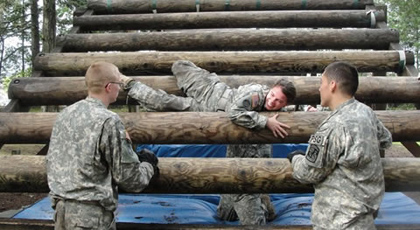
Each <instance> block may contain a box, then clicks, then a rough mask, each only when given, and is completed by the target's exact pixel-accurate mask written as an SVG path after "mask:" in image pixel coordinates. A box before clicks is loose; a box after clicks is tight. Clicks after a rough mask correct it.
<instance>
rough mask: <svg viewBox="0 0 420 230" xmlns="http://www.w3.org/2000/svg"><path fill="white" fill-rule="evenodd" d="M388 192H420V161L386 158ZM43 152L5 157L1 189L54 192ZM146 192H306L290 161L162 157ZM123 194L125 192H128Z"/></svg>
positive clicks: (1, 162)
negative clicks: (294, 177) (158, 171)
mask: <svg viewBox="0 0 420 230" xmlns="http://www.w3.org/2000/svg"><path fill="white" fill-rule="evenodd" d="M382 165H383V167H384V176H385V188H386V191H388V192H392V191H416V190H417V191H418V190H419V189H420V159H413V158H393V159H382ZM45 168H46V166H45V157H43V156H0V178H2V180H0V192H5V191H7V192H10V191H13V192H48V184H47V176H46V170H45ZM159 168H160V176H159V177H158V178H157V179H155V180H152V181H151V183H150V185H149V186H148V187H147V188H146V190H145V191H144V192H145V193H189V194H191V193H192V194H194V193H202V194H208V193H261V192H263V193H290V192H294V193H302V192H313V189H312V186H311V185H304V184H301V183H299V182H298V181H296V180H295V179H293V176H292V173H293V171H292V168H291V166H290V163H289V161H288V160H287V159H273V158H269V159H267V158H265V159H264V158H243V159H238V158H211V159H210V158H160V159H159ZM122 192H123V191H122Z"/></svg>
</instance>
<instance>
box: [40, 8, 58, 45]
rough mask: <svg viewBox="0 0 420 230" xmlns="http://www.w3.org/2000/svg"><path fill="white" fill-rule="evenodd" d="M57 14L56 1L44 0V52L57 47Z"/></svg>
mask: <svg viewBox="0 0 420 230" xmlns="http://www.w3.org/2000/svg"><path fill="white" fill-rule="evenodd" d="M56 15H57V13H56V10H55V1H50V0H44V13H43V22H42V23H43V25H42V52H51V51H52V50H53V49H54V47H55V34H56V26H55V24H56Z"/></svg>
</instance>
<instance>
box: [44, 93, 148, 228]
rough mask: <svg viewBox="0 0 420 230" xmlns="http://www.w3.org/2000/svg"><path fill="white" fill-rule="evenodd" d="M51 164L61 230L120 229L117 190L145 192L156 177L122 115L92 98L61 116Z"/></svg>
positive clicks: (55, 129)
mask: <svg viewBox="0 0 420 230" xmlns="http://www.w3.org/2000/svg"><path fill="white" fill-rule="evenodd" d="M46 159H47V175H48V185H49V188H50V190H51V192H50V196H51V199H52V204H53V208H54V209H55V216H54V221H55V222H56V229H115V221H114V213H113V212H114V211H115V210H116V207H117V202H118V188H120V189H122V190H124V191H126V192H140V191H142V190H143V189H144V188H145V187H146V186H147V185H148V183H149V181H150V179H151V178H152V176H153V167H152V165H151V164H149V163H147V162H142V163H140V161H139V160H138V158H137V155H136V154H135V153H134V151H133V149H132V146H131V144H130V143H129V141H128V140H127V139H126V134H125V129H124V125H123V123H122V122H121V120H120V118H119V117H118V115H117V114H115V113H114V112H112V111H109V110H107V109H106V107H105V105H104V104H103V103H102V102H101V101H100V100H98V99H94V98H90V97H88V98H86V99H85V100H82V101H79V102H77V103H75V104H73V105H71V106H69V107H67V108H66V109H64V110H63V111H62V112H61V113H60V114H59V115H58V117H57V120H56V122H55V125H54V127H53V131H52V135H51V140H50V147H49V150H48V154H47V157H46Z"/></svg>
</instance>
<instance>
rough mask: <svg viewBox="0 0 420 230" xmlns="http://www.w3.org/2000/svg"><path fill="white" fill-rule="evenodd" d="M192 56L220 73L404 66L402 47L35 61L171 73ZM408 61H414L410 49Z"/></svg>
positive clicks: (59, 72)
mask: <svg viewBox="0 0 420 230" xmlns="http://www.w3.org/2000/svg"><path fill="white" fill-rule="evenodd" d="M182 59H185V60H190V61H192V62H194V63H195V64H196V65H197V66H200V67H201V68H204V69H206V70H208V71H210V72H216V73H218V74H229V73H230V74H246V73H254V74H261V73H271V74H277V75H278V74H290V73H294V74H297V73H305V74H306V73H322V72H323V70H324V69H325V67H326V66H327V65H328V64H330V63H332V62H334V61H338V60H341V61H347V62H349V63H351V64H353V65H354V66H356V67H357V68H358V70H359V71H360V72H372V71H387V72H389V71H396V72H399V71H401V69H402V68H403V67H404V66H401V62H400V54H399V52H398V51H266V52H257V51H255V52H223V51H220V52H153V51H150V52H122V53H46V54H40V55H38V57H37V58H36V61H35V70H39V71H44V72H43V73H44V74H45V75H46V76H74V75H79V76H83V75H85V72H86V70H87V68H88V67H89V66H90V65H91V64H92V63H94V62H97V61H106V62H110V63H113V64H115V65H116V66H117V67H118V68H119V69H120V71H121V72H122V73H123V74H125V75H136V74H138V75H142V74H145V75H149V74H167V73H171V71H170V70H171V66H172V64H173V63H174V62H175V61H177V60H182ZM406 63H407V65H412V64H413V63H414V56H413V53H412V52H407V53H406Z"/></svg>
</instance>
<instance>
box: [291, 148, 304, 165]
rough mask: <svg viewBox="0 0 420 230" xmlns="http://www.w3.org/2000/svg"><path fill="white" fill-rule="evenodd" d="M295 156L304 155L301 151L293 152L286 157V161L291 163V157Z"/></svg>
mask: <svg viewBox="0 0 420 230" xmlns="http://www.w3.org/2000/svg"><path fill="white" fill-rule="evenodd" d="M297 155H303V156H304V155H305V153H304V152H303V151H302V150H295V151H293V152H291V153H289V154H288V155H287V159H288V160H289V161H290V163H292V160H293V157H295V156H297Z"/></svg>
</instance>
